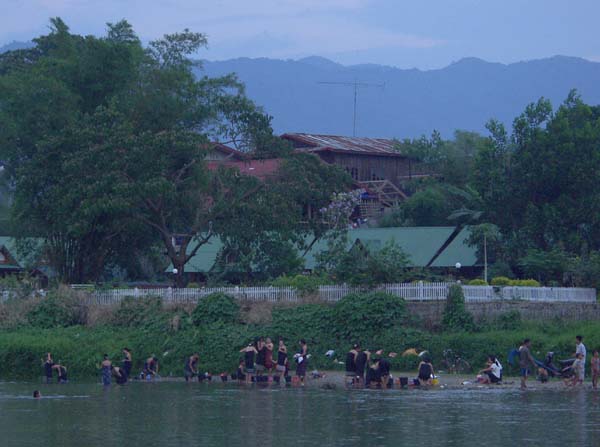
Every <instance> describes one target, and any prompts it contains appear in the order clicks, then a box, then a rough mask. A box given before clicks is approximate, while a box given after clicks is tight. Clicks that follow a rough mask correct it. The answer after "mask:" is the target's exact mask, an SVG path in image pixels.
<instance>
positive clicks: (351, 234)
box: [167, 227, 477, 273]
mask: <svg viewBox="0 0 600 447" xmlns="http://www.w3.org/2000/svg"><path fill="white" fill-rule="evenodd" d="M454 229H455V228H454V227H396V228H358V229H354V230H349V231H348V249H350V248H351V247H352V246H353V245H354V244H355V243H356V242H357V241H360V243H361V244H363V245H365V246H366V247H367V248H369V249H372V250H378V249H380V248H382V247H383V246H384V245H385V244H386V243H388V242H390V241H394V242H395V243H396V244H398V245H399V246H400V247H401V248H402V249H403V250H404V251H405V252H406V253H407V255H408V256H409V258H410V260H411V266H413V267H425V266H426V265H427V264H428V263H429V261H431V259H432V258H433V257H434V256H435V254H436V253H437V251H438V250H439V249H440V248H441V247H442V246H443V245H444V243H445V242H446V241H447V240H448V238H449V237H450V236H451V235H452V233H453V232H454ZM468 237H469V230H468V229H464V230H463V231H461V232H460V234H459V235H458V236H457V237H456V239H455V240H454V241H453V242H452V243H450V245H448V247H446V249H445V250H444V251H443V252H442V253H441V254H440V256H438V258H437V259H436V260H435V262H434V263H433V264H432V267H453V266H454V265H455V264H456V263H457V262H460V263H461V264H462V265H463V266H465V267H469V266H473V265H476V263H477V257H476V252H475V248H473V247H469V245H468V244H467V243H466V240H467V239H468ZM222 247H223V243H222V242H221V240H220V239H219V238H216V237H213V238H212V239H211V240H210V242H208V243H207V244H205V245H203V246H202V247H200V249H199V250H198V252H197V253H196V255H195V256H194V257H193V258H192V259H191V260H190V261H189V262H188V263H187V264H186V266H185V271H186V272H189V273H206V272H208V271H210V269H211V268H212V267H213V265H214V263H215V261H216V260H217V256H218V254H219V251H220V250H221V248H222ZM326 248H327V242H326V241H324V240H319V241H317V242H316V243H315V245H314V246H313V247H312V248H311V249H310V250H309V251H308V252H307V253H306V255H305V256H304V260H305V261H304V267H305V268H306V269H308V270H314V269H315V267H316V264H317V261H316V257H317V255H318V253H320V252H322V251H324V250H325V249H326ZM172 268H173V267H172V266H170V267H169V268H168V269H167V272H170V271H171V270H172Z"/></svg>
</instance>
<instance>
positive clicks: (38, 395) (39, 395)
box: [33, 390, 42, 399]
mask: <svg viewBox="0 0 600 447" xmlns="http://www.w3.org/2000/svg"><path fill="white" fill-rule="evenodd" d="M41 397H42V394H41V393H40V392H39V390H35V391H34V392H33V398H34V399H40V398H41Z"/></svg>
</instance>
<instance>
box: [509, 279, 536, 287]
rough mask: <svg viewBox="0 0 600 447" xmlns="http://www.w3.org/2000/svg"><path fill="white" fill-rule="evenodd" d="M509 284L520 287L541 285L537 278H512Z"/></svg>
mask: <svg viewBox="0 0 600 447" xmlns="http://www.w3.org/2000/svg"><path fill="white" fill-rule="evenodd" d="M509 285H511V286H518V287H540V283H539V282H538V281H536V280H535V279H511V280H510V283H509Z"/></svg>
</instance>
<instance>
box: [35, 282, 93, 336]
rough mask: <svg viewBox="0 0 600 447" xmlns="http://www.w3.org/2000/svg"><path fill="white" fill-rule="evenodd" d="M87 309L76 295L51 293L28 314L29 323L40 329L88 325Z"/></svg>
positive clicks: (65, 292)
mask: <svg viewBox="0 0 600 447" xmlns="http://www.w3.org/2000/svg"><path fill="white" fill-rule="evenodd" d="M86 316H87V309H86V306H85V305H84V303H83V302H82V301H80V300H79V299H78V298H77V296H76V295H75V294H74V293H71V292H70V291H67V290H60V291H53V292H50V293H49V294H48V295H47V297H45V298H42V299H40V300H39V301H38V303H37V305H35V307H34V308H33V309H31V310H30V311H29V312H28V314H27V321H28V322H29V324H31V325H32V326H35V327H38V328H54V327H68V326H76V325H80V324H85V323H86Z"/></svg>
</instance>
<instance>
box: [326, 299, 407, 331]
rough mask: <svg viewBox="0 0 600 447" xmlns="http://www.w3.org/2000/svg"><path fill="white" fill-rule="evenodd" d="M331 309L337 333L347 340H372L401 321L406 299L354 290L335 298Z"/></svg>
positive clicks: (404, 313) (404, 311)
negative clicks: (341, 297)
mask: <svg viewBox="0 0 600 447" xmlns="http://www.w3.org/2000/svg"><path fill="white" fill-rule="evenodd" d="M333 311H334V318H335V323H336V325H335V327H336V328H337V330H336V331H337V332H338V335H339V336H340V337H342V338H343V339H344V340H346V341H347V342H349V343H354V342H357V341H361V342H370V343H373V342H374V341H375V339H376V338H377V337H378V336H379V335H380V334H381V333H382V332H384V331H385V330H386V329H389V328H392V327H394V326H397V325H400V324H401V323H403V322H404V320H405V318H406V303H405V302H404V300H403V299H402V298H399V297H396V296H394V295H390V294H388V293H382V292H370V293H356V294H351V295H347V296H346V297H344V298H343V299H341V300H340V301H338V302H337V303H336V304H335V306H334V309H333Z"/></svg>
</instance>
